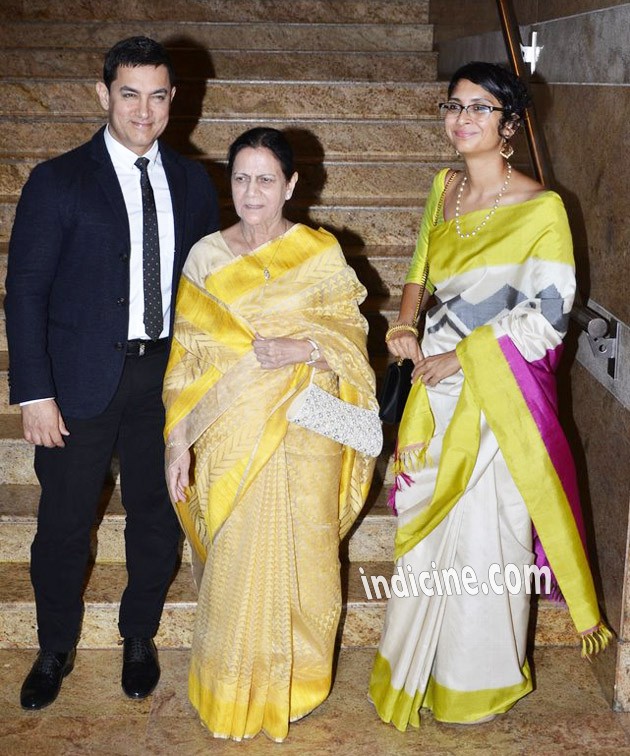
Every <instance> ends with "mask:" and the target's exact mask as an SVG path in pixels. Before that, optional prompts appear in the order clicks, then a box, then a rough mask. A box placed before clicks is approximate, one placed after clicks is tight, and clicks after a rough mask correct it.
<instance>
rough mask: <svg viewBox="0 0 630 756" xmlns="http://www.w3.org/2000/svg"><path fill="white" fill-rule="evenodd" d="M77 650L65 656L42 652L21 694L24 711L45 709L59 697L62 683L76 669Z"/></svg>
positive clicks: (25, 681) (27, 677)
mask: <svg viewBox="0 0 630 756" xmlns="http://www.w3.org/2000/svg"><path fill="white" fill-rule="evenodd" d="M75 656H76V651H75V649H72V651H69V652H68V653H65V654H55V653H53V652H52V651H40V652H39V654H38V655H37V659H35V663H34V664H33V666H32V667H31V671H30V672H29V673H28V675H27V676H26V680H24V684H23V685H22V691H21V693H20V704H21V705H22V708H23V709H43V708H44V706H48V704H51V703H52V702H53V701H54V700H55V698H57V696H58V695H59V691H60V690H61V683H62V682H63V678H64V677H65V676H66V675H69V674H70V672H72V670H73V668H74V658H75Z"/></svg>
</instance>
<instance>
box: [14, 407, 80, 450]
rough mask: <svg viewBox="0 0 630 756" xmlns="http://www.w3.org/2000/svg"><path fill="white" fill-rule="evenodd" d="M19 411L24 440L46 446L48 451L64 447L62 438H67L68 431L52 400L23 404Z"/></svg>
mask: <svg viewBox="0 0 630 756" xmlns="http://www.w3.org/2000/svg"><path fill="white" fill-rule="evenodd" d="M20 409H21V410H22V428H23V431H24V438H25V439H26V440H27V441H28V442H29V444H35V445H36V446H46V447H48V448H49V449H52V448H54V447H55V446H65V443H64V441H63V437H64V436H69V435H70V431H69V430H68V429H67V428H66V425H65V423H64V421H63V417H61V412H60V411H59V407H58V406H57V402H56V401H55V400H54V399H44V400H42V401H41V402H32V403H31V404H25V405H23V406H22V407H21V408H20Z"/></svg>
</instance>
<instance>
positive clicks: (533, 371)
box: [499, 336, 586, 599]
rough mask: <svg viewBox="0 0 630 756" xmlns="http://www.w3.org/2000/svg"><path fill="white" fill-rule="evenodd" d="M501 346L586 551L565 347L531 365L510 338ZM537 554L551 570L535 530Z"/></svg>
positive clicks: (539, 562)
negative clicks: (564, 401)
mask: <svg viewBox="0 0 630 756" xmlns="http://www.w3.org/2000/svg"><path fill="white" fill-rule="evenodd" d="M499 346H500V347H501V351H502V352H503V356H504V357H505V359H506V361H507V363H508V365H509V366H510V370H511V371H512V374H513V375H514V378H515V379H516V382H517V384H518V386H519V388H520V390H521V393H522V394H523V397H524V399H525V402H526V404H527V406H528V408H529V411H530V412H531V414H532V417H533V418H534V421H535V423H536V427H537V428H538V431H539V432H540V435H541V438H542V440H543V442H544V444H545V448H546V449H547V453H548V454H549V458H550V459H551V462H552V464H553V466H554V468H555V470H556V472H557V474H558V478H559V479H560V483H561V484H562V488H563V489H564V492H565V494H566V497H567V500H568V502H569V504H570V506H571V511H572V513H573V518H574V519H575V523H576V525H577V528H578V531H579V533H580V537H581V539H582V544H583V545H584V548H585V550H586V537H585V531H584V521H583V518H582V508H581V506H580V495H579V491H578V486H577V476H576V472H575V464H574V461H573V455H572V454H571V449H570V448H569V443H568V441H567V439H566V436H565V435H564V432H563V430H562V428H561V426H560V422H559V421H558V402H557V394H556V381H555V371H556V368H557V366H558V363H559V362H560V357H561V356H562V349H563V345H562V344H560V345H558V346H557V347H556V348H555V349H550V350H548V351H547V354H546V355H545V356H544V357H543V358H541V359H540V360H536V361H535V362H527V360H526V359H525V358H524V357H523V355H522V354H521V353H520V352H519V351H518V349H517V348H516V347H515V346H514V344H513V343H512V340H511V339H510V337H509V336H502V337H501V338H499ZM534 551H535V555H536V565H537V566H539V567H542V566H547V567H549V562H548V560H547V557H546V556H545V552H544V550H543V547H542V544H541V543H540V539H539V538H538V537H537V535H536V531H535V529H534ZM552 583H553V586H552V591H551V594H550V595H551V598H556V599H561V598H562V595H561V593H560V591H559V589H558V587H557V583H556V581H555V578H554V579H553V581H552Z"/></svg>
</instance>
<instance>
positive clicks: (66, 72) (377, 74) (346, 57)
mask: <svg viewBox="0 0 630 756" xmlns="http://www.w3.org/2000/svg"><path fill="white" fill-rule="evenodd" d="M105 52H106V49H105V48H103V49H102V50H94V48H90V49H87V50H76V49H75V50H67V49H59V48H53V49H50V48H43V49H41V48H32V49H26V50H25V49H23V48H5V49H3V50H2V78H5V79H6V78H23V77H29V78H35V79H37V78H48V79H61V78H63V79H94V80H96V79H98V78H99V77H100V75H101V71H102V67H103V57H104V54H105ZM169 52H170V55H171V59H172V61H173V66H174V68H175V72H176V74H177V79H178V81H179V82H181V81H182V80H184V79H189V78H197V79H198V78H199V77H200V76H203V77H204V78H207V79H214V78H216V79H234V80H238V79H269V80H275V81H281V80H286V79H290V80H304V81H308V80H312V81H317V80H324V81H329V80H331V79H335V80H337V81H342V80H351V81H427V80H429V81H431V80H435V79H436V77H437V53H433V52H413V53H407V52H400V53H395V52H394V53H392V52H342V51H341V52H340V51H329V52H317V51H308V52H303V51H300V50H295V51H287V52H285V51H283V50H249V51H248V52H247V54H246V55H244V54H243V52H242V51H240V50H200V49H186V48H177V49H175V48H173V47H171V48H170V50H169Z"/></svg>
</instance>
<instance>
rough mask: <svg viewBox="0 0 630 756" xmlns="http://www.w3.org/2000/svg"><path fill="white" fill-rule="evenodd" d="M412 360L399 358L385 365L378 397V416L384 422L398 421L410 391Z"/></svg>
mask: <svg viewBox="0 0 630 756" xmlns="http://www.w3.org/2000/svg"><path fill="white" fill-rule="evenodd" d="M412 371H413V362H412V361H411V360H399V361H398V362H392V363H390V364H389V365H388V366H387V370H386V372H385V377H384V379H383V386H382V388H381V392H380V394H379V397H378V403H379V405H380V410H379V413H378V416H379V417H380V418H381V420H382V421H383V422H384V423H391V424H395V423H399V422H400V418H401V417H402V414H403V410H404V409H405V404H406V402H407V397H408V396H409V392H410V391H411V373H412Z"/></svg>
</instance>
